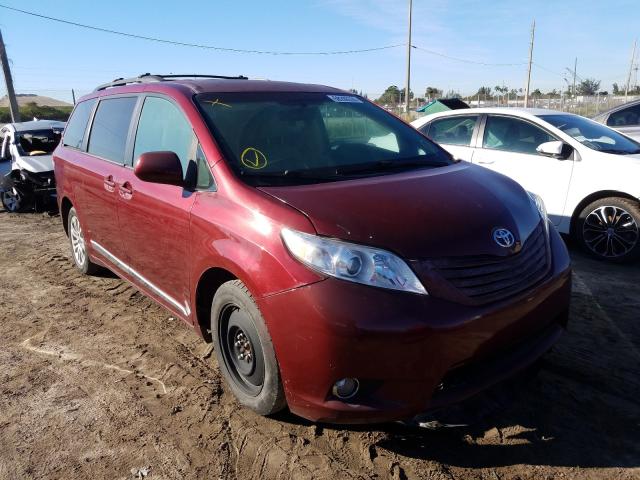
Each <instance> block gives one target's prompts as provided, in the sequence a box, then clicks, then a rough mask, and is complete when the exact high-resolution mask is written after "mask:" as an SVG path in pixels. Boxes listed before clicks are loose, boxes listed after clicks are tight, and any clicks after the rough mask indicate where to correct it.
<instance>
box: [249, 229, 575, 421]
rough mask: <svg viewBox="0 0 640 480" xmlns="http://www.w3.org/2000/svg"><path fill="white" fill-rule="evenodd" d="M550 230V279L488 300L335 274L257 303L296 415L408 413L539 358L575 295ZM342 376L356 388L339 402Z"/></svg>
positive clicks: (351, 417)
mask: <svg viewBox="0 0 640 480" xmlns="http://www.w3.org/2000/svg"><path fill="white" fill-rule="evenodd" d="M550 233H551V240H550V247H551V252H552V262H553V263H552V269H551V273H550V275H549V276H548V277H547V279H546V280H545V281H543V282H542V283H540V284H539V285H537V286H536V287H535V288H533V289H531V290H529V291H527V292H525V293H524V294H522V295H520V296H518V297H515V298H511V299H508V300H504V301H501V302H496V303H492V304H489V305H482V306H468V305H462V304H458V303H453V302H450V301H446V300H442V299H439V298H435V297H430V296H423V295H414V294H409V293H398V292H392V291H389V290H381V289H375V288H371V287H366V286H362V285H358V284H352V283H348V282H343V281H340V280H336V279H333V278H330V279H326V280H324V281H321V282H318V283H315V284H312V285H308V286H305V287H301V288H298V289H294V290H291V291H288V292H284V293H280V294H277V295H273V296H269V297H264V298H262V299H260V300H259V304H260V308H261V310H262V312H263V314H264V316H265V320H266V322H267V325H268V328H269V332H270V333H271V337H272V340H273V344H274V348H275V351H276V355H277V357H278V363H279V365H280V372H281V375H282V380H283V384H284V388H285V393H286V396H287V401H288V404H289V408H290V409H291V411H292V412H294V413H296V414H298V415H300V416H302V417H305V418H308V419H311V420H315V421H327V422H335V423H365V422H367V423H368V422H382V421H391V420H401V419H408V418H412V417H414V416H415V415H417V414H419V413H422V412H425V411H427V410H429V409H434V408H439V407H442V406H444V405H449V404H452V403H456V402H459V401H461V400H464V399H466V398H468V397H470V396H472V395H474V394H475V393H477V392H479V391H481V390H483V389H485V388H487V387H489V386H491V385H493V384H495V383H496V382H499V381H500V380H502V379H504V378H507V377H509V376H511V375H513V374H514V373H516V372H517V371H519V370H521V369H523V368H525V367H527V366H528V365H530V364H532V363H533V362H535V360H537V359H538V358H539V357H540V356H541V355H542V354H543V353H544V352H546V351H547V350H548V349H549V348H550V347H551V346H552V345H553V343H555V341H556V340H557V339H558V338H559V336H560V333H561V332H562V330H563V329H564V327H565V326H566V321H567V317H568V308H569V299H570V293H571V270H570V264H569V257H568V253H567V251H566V247H565V245H564V243H563V242H562V240H561V238H560V236H559V235H558V234H557V233H556V232H555V230H553V229H552V231H551V232H550ZM485 367H486V368H485ZM345 377H353V378H357V379H358V380H359V382H360V390H359V392H358V394H357V395H356V396H355V397H354V398H352V399H350V400H347V401H341V400H340V399H338V398H336V397H334V396H333V395H332V393H331V389H332V386H333V384H334V383H335V382H336V380H338V379H341V378H345Z"/></svg>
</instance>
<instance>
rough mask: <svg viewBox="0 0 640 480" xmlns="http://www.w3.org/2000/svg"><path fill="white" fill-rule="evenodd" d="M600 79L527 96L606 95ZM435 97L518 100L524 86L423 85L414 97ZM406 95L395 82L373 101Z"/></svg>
mask: <svg viewBox="0 0 640 480" xmlns="http://www.w3.org/2000/svg"><path fill="white" fill-rule="evenodd" d="M600 85H601V81H600V80H596V79H594V78H585V79H582V80H580V82H577V83H576V86H575V93H574V92H573V84H569V85H567V88H566V90H564V91H561V90H558V89H555V88H554V89H553V90H550V91H548V92H545V93H543V92H542V91H541V90H540V89H538V88H536V89H535V90H533V91H532V92H530V96H531V97H532V98H543V97H544V98H560V97H561V96H563V95H564V96H573V95H582V96H593V95H603V96H604V95H609V92H608V91H606V90H601V88H600ZM612 87H613V88H612V94H613V95H624V93H625V92H624V88H620V87H619V86H618V84H617V83H614V84H613V85H612ZM629 94H630V95H640V86H635V87H634V88H632V89H631V88H630V89H629ZM409 98H410V99H411V100H414V99H415V98H416V97H415V96H414V92H413V91H409ZM438 98H464V99H466V100H477V99H478V98H480V100H485V101H486V100H498V101H505V102H506V101H507V99H509V100H518V99H523V98H524V90H523V89H522V88H517V89H516V88H510V87H507V86H505V85H496V86H495V87H490V86H482V87H480V88H478V90H477V92H476V93H474V94H473V95H469V96H467V97H463V96H462V95H461V94H460V93H459V92H457V91H455V90H448V91H446V92H445V91H444V90H442V89H440V88H437V87H427V88H426V89H425V92H424V95H423V96H419V97H417V101H418V102H419V103H424V102H427V101H431V100H435V99H438ZM404 99H405V89H404V88H398V87H397V86H396V85H391V86H389V87H387V89H386V90H385V91H384V93H383V94H382V95H380V97H378V98H377V99H376V100H375V101H376V103H379V104H381V105H387V104H400V103H403V102H404Z"/></svg>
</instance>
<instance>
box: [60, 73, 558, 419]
mask: <svg viewBox="0 0 640 480" xmlns="http://www.w3.org/2000/svg"><path fill="white" fill-rule="evenodd" d="M54 161H55V175H56V181H57V184H56V185H57V190H58V202H59V206H60V212H61V217H62V220H63V225H64V228H65V231H66V232H67V234H68V237H69V240H70V245H71V251H72V258H73V261H74V262H75V265H76V266H77V267H78V269H80V270H81V271H82V272H83V273H86V274H90V273H92V272H94V271H95V270H96V269H97V268H99V267H107V268H108V269H110V270H112V271H113V272H115V273H117V274H118V275H119V276H120V277H122V278H123V279H126V280H128V281H129V282H131V283H132V284H134V285H135V286H136V288H138V289H140V290H141V291H142V292H144V293H146V294H147V295H149V296H150V297H152V298H153V299H155V300H156V301H157V302H159V303H160V304H162V305H163V306H164V307H166V308H167V309H168V310H169V311H170V312H171V313H172V314H173V315H175V316H177V317H179V318H181V319H182V320H183V321H184V322H186V323H187V324H189V325H191V326H193V327H194V328H195V329H196V330H197V331H198V332H199V333H200V334H201V335H202V336H203V337H204V339H205V340H207V341H209V342H213V344H214V348H215V352H216V355H217V360H218V366H219V368H220V370H221V372H222V374H223V375H224V377H225V379H226V382H227V384H228V386H229V388H230V390H231V391H232V392H233V393H234V394H235V396H236V397H237V398H238V400H239V401H240V403H241V404H243V405H245V406H247V407H249V408H251V409H253V410H254V411H256V412H258V413H260V414H263V415H268V414H272V413H274V412H277V411H279V410H281V409H283V408H285V407H287V406H288V408H289V409H290V410H291V411H292V412H294V413H295V414H297V415H300V416H302V417H305V418H308V419H311V420H316V421H327V422H343V423H355V422H379V421H388V420H400V419H410V418H413V417H415V416H416V415H419V414H422V413H424V412H429V411H433V410H434V409H438V408H441V407H443V406H447V405H451V404H457V403H458V402H462V401H463V400H466V399H467V398H470V397H471V396H473V395H475V394H476V393H478V392H480V391H482V390H484V389H486V388H488V387H490V386H492V385H494V384H496V383H498V382H500V381H502V380H504V379H506V378H508V377H510V376H512V375H514V374H515V373H516V372H519V371H521V370H524V369H525V368H526V367H529V366H530V365H532V364H533V363H534V362H535V361H536V360H537V359H538V358H539V357H540V356H541V355H542V354H543V353H544V352H546V351H547V350H548V349H549V348H550V347H551V346H552V345H553V344H554V343H555V342H556V340H557V339H558V338H559V336H560V335H561V333H562V331H563V330H564V328H565V327H566V322H567V316H568V306H569V296H570V264H569V258H568V255H567V251H566V248H565V246H564V244H563V242H562V240H561V239H560V237H559V236H558V233H557V232H556V230H555V229H554V228H553V226H552V225H550V223H549V221H548V220H547V216H546V212H545V208H544V205H543V203H542V201H541V200H540V199H539V198H538V197H537V196H536V195H534V194H532V193H528V192H526V191H525V190H523V189H522V187H520V186H519V185H518V184H517V183H515V182H514V181H512V180H510V179H509V178H507V177H505V176H502V175H500V174H496V173H493V172H490V171H489V170H487V169H484V168H481V167H477V166H475V165H472V164H470V163H467V162H460V161H454V160H453V159H452V157H451V156H450V155H449V154H448V153H447V152H446V151H445V150H443V149H442V148H440V147H439V146H437V145H435V144H434V143H433V142H431V141H430V140H429V139H427V138H426V137H425V136H423V135H422V134H421V133H419V132H417V131H416V130H414V129H413V128H411V127H410V126H409V125H407V124H405V123H404V122H402V121H401V120H399V119H398V118H396V117H394V116H393V115H391V114H389V113H387V112H386V111H384V110H383V109H381V108H379V107H377V106H376V105H374V104H373V103H371V102H369V101H368V100H366V99H364V98H362V97H360V96H358V95H354V94H351V93H347V92H344V91H342V90H338V89H335V88H330V87H325V86H318V85H302V84H294V83H284V82H272V81H253V80H248V79H246V78H245V77H215V76H188V77H187V76H173V75H172V76H158V75H148V74H146V75H142V76H140V77H136V78H132V79H126V80H125V79H119V80H116V81H114V82H111V83H109V84H106V85H103V86H101V87H98V88H97V89H96V90H95V91H94V92H93V93H91V94H89V95H87V96H85V97H83V98H82V99H81V100H80V101H79V102H78V104H77V105H76V107H75V109H74V111H73V114H72V115H71V118H70V120H69V122H68V124H67V127H66V130H65V132H64V135H63V140H62V142H61V144H60V146H59V147H58V148H57V149H56V151H55V155H54Z"/></svg>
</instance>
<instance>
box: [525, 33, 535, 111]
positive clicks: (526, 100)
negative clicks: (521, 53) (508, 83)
mask: <svg viewBox="0 0 640 480" xmlns="http://www.w3.org/2000/svg"><path fill="white" fill-rule="evenodd" d="M535 34H536V21H535V20H534V21H533V23H532V24H531V43H530V44H529V69H528V71H527V88H526V90H525V91H524V108H528V107H529V87H530V85H531V64H532V63H533V39H534V37H535Z"/></svg>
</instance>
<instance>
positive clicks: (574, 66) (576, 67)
mask: <svg viewBox="0 0 640 480" xmlns="http://www.w3.org/2000/svg"><path fill="white" fill-rule="evenodd" d="M577 71H578V57H576V61H575V63H574V64H573V92H572V93H573V96H574V97H577V96H578V95H577V94H576V74H577Z"/></svg>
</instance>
